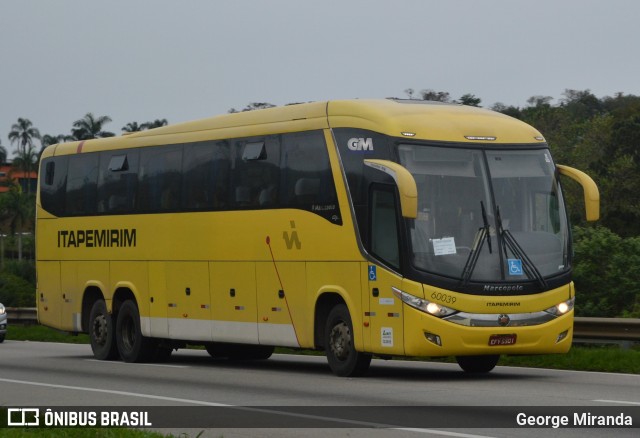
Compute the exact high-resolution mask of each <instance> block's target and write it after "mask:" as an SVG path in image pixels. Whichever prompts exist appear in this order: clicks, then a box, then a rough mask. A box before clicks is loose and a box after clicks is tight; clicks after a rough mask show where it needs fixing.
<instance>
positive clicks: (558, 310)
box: [545, 297, 576, 316]
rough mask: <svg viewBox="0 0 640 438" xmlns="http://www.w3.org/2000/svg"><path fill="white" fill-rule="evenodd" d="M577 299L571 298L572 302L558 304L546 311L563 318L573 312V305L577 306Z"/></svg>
mask: <svg viewBox="0 0 640 438" xmlns="http://www.w3.org/2000/svg"><path fill="white" fill-rule="evenodd" d="M575 302H576V299H575V297H574V298H571V299H570V300H567V301H563V302H561V303H559V304H556V305H555V306H553V307H549V308H548V309H546V310H545V312H547V313H550V314H551V315H556V316H561V315H564V314H565V313H567V312H569V311H571V310H572V309H573V305H574V304H575Z"/></svg>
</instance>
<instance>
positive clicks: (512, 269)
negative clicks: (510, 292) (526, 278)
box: [507, 259, 523, 275]
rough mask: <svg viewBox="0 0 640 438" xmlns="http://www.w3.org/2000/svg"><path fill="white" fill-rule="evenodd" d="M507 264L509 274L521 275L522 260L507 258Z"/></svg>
mask: <svg viewBox="0 0 640 438" xmlns="http://www.w3.org/2000/svg"><path fill="white" fill-rule="evenodd" d="M507 264H508V265H509V275H523V272H522V260H520V259H507Z"/></svg>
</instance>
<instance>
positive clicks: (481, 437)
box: [0, 377, 493, 438]
mask: <svg viewBox="0 0 640 438" xmlns="http://www.w3.org/2000/svg"><path fill="white" fill-rule="evenodd" d="M0 382H5V383H14V384H19V385H31V386H40V387H44V388H57V389H67V390H71V391H86V392H98V393H102V394H114V395H122V396H126V397H137V398H146V399H152V400H162V401H169V402H177V403H186V404H193V405H199V406H215V407H225V408H234V409H239V410H243V411H249V412H262V413H268V414H277V415H283V416H292V417H298V418H308V419H312V420H322V421H330V422H334V423H343V424H345V425H349V424H351V425H360V426H364V427H372V428H385V429H389V430H399V431H405V432H416V433H423V434H430V435H441V436H453V437H459V438H493V437H490V436H485V435H470V434H465V433H458V432H450V431H446V430H437V429H418V428H400V427H394V426H393V425H389V424H381V423H373V422H368V421H357V420H347V419H341V418H331V417H323V416H318V415H306V414H297V413H294V412H282V411H277V410H271V409H266V408H253V407H250V406H236V405H230V404H225V403H214V402H207V401H203V400H192V399H186V398H178V397H165V396H162V395H153V394H140V393H137V392H129V391H116V390H113V389H100V388H87V387H84V386H70V385H57V384H55V383H42V382H31V381H28V380H15V379H4V378H1V377H0Z"/></svg>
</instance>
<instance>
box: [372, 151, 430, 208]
mask: <svg viewBox="0 0 640 438" xmlns="http://www.w3.org/2000/svg"><path fill="white" fill-rule="evenodd" d="M364 164H365V165H367V166H369V167H371V168H372V169H376V170H379V171H381V172H384V173H386V174H387V175H389V176H391V177H392V178H393V179H394V181H395V182H396V185H397V186H398V192H399V193H400V210H401V211H402V217H405V218H407V219H415V218H416V217H418V188H417V187H416V180H415V179H414V178H413V175H411V173H410V172H409V171H408V170H407V169H405V168H404V167H402V166H401V165H400V164H398V163H394V162H393V161H389V160H364Z"/></svg>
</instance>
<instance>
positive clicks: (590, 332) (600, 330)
mask: <svg viewBox="0 0 640 438" xmlns="http://www.w3.org/2000/svg"><path fill="white" fill-rule="evenodd" d="M7 316H8V318H9V324H37V322H38V314H37V309H36V308H35V307H7ZM573 339H574V342H575V341H577V342H585V343H591V342H600V343H605V342H606V341H627V342H640V318H582V317H581V318H575V322H574V326H573Z"/></svg>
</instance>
